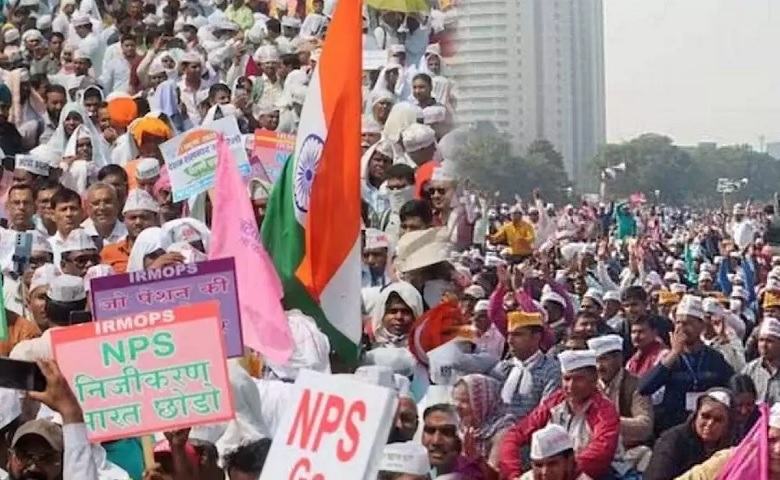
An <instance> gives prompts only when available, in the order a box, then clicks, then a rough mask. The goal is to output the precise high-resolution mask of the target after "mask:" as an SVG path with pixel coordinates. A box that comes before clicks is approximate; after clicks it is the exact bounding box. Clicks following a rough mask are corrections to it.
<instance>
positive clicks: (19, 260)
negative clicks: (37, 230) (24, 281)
mask: <svg viewBox="0 0 780 480" xmlns="http://www.w3.org/2000/svg"><path fill="white" fill-rule="evenodd" d="M31 255H32V233H30V232H16V239H15V241H14V253H13V256H12V257H11V259H12V260H13V262H14V273H16V274H17V275H20V276H21V275H22V274H23V273H24V272H25V270H27V267H28V266H30V256H31Z"/></svg>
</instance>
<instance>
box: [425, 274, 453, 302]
mask: <svg viewBox="0 0 780 480" xmlns="http://www.w3.org/2000/svg"><path fill="white" fill-rule="evenodd" d="M451 290H452V285H451V284H450V282H448V281H446V280H428V281H427V282H425V285H423V300H425V304H426V305H428V307H429V308H433V307H435V306H436V305H438V304H439V303H440V302H441V299H442V297H443V296H444V294H445V293H447V292H448V291H451Z"/></svg>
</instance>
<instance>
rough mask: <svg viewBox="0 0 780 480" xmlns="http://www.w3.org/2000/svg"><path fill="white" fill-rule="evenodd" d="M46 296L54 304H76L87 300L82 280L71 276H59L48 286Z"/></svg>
mask: <svg viewBox="0 0 780 480" xmlns="http://www.w3.org/2000/svg"><path fill="white" fill-rule="evenodd" d="M46 296H47V297H49V298H50V299H51V300H54V301H55V302H76V301H79V300H84V299H85V298H87V292H86V290H84V280H83V279H82V278H81V277H76V276H73V275H60V276H59V277H55V278H54V279H53V280H52V281H51V283H50V284H49V291H48V292H46Z"/></svg>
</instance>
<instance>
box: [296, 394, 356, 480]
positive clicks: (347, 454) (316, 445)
mask: <svg viewBox="0 0 780 480" xmlns="http://www.w3.org/2000/svg"><path fill="white" fill-rule="evenodd" d="M315 396H316V398H315ZM366 413H367V407H366V404H365V402H363V401H357V402H355V403H352V404H349V405H347V404H346V403H345V402H344V399H343V398H341V397H340V396H337V395H327V396H326V395H324V394H323V393H322V392H316V393H315V392H312V391H311V390H310V389H308V388H307V389H304V390H303V394H302V395H301V400H300V402H298V409H297V410H296V412H295V417H294V419H293V423H292V428H290V433H289V434H288V436H287V445H293V444H295V445H296V446H297V447H298V448H300V449H301V450H309V451H311V452H312V453H316V452H317V451H319V449H320V445H322V441H323V440H324V439H325V437H327V436H330V435H333V434H335V433H337V432H339V431H341V430H342V428H343V431H344V435H343V436H342V438H340V439H339V440H338V441H337V442H336V457H337V458H338V459H339V461H340V462H348V461H350V460H352V457H354V456H355V454H356V453H357V450H358V447H359V446H360V428H359V424H360V423H362V422H364V421H365V420H366ZM304 460H306V459H301V460H300V461H299V464H300V462H302V461H304ZM306 462H308V460H306ZM299 464H296V468H298V467H299ZM301 465H303V464H301ZM306 465H309V464H308V463H307V464H306ZM301 468H302V467H301ZM300 480H304V479H300ZM311 480H314V479H313V478H312V479H311Z"/></svg>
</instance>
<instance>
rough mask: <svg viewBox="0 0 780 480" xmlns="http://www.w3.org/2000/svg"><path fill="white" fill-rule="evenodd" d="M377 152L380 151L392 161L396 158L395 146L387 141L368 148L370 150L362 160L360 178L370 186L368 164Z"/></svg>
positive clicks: (381, 141)
mask: <svg viewBox="0 0 780 480" xmlns="http://www.w3.org/2000/svg"><path fill="white" fill-rule="evenodd" d="M377 150H379V153H382V154H384V155H386V156H388V157H390V160H393V158H394V157H395V154H394V152H393V145H392V144H391V143H390V142H388V141H387V140H380V141H378V142H376V143H375V144H373V145H371V146H370V147H368V150H366V152H365V153H364V154H363V156H362V157H361V158H360V178H361V179H362V180H363V183H365V184H368V163H369V161H370V160H371V157H372V156H373V155H374V152H376V151H377Z"/></svg>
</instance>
